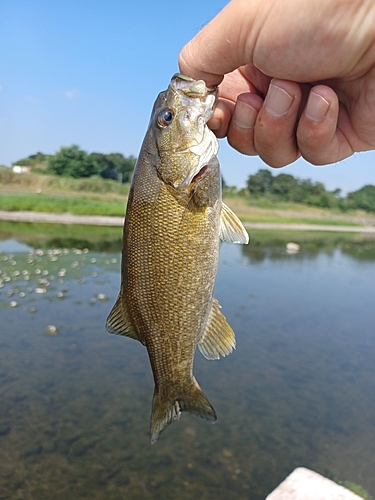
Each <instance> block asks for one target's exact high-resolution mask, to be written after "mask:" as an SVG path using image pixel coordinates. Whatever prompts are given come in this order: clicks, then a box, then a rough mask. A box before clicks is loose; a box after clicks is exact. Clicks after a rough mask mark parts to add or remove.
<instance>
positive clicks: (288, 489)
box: [266, 467, 363, 500]
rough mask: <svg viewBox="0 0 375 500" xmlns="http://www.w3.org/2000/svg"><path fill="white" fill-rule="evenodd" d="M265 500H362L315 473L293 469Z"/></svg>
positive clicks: (301, 468) (303, 469)
mask: <svg viewBox="0 0 375 500" xmlns="http://www.w3.org/2000/svg"><path fill="white" fill-rule="evenodd" d="M266 500H363V499H361V497H359V496H358V495H356V494H355V493H352V492H351V491H349V490H347V489H346V488H344V487H343V486H340V485H338V484H337V483H334V482H333V481H331V480H330V479H327V478H325V477H323V476H321V475H320V474H318V473H317V472H314V471H312V470H309V469H305V468H303V467H299V468H298V469H295V470H294V471H293V472H292V473H291V474H290V476H288V477H287V478H286V479H285V481H283V482H282V483H281V484H280V485H279V486H278V487H277V488H276V489H275V490H274V491H273V492H272V493H271V494H270V495H268V497H267V498H266Z"/></svg>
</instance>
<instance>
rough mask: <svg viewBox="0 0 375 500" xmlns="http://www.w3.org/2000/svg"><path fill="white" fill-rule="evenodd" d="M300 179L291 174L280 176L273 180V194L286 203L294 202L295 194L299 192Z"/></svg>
mask: <svg viewBox="0 0 375 500" xmlns="http://www.w3.org/2000/svg"><path fill="white" fill-rule="evenodd" d="M297 188H298V179H296V178H295V177H293V175H290V174H279V175H277V176H276V177H274V178H273V182H272V186H271V193H272V194H274V195H276V196H277V197H278V198H280V199H282V200H286V201H290V200H293V194H294V193H295V192H296V191H297Z"/></svg>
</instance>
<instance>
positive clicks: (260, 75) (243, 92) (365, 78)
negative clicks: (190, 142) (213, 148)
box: [179, 0, 375, 167]
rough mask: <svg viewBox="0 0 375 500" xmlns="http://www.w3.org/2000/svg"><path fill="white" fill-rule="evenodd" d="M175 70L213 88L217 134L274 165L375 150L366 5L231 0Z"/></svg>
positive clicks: (374, 42)
mask: <svg viewBox="0 0 375 500" xmlns="http://www.w3.org/2000/svg"><path fill="white" fill-rule="evenodd" d="M179 65H180V71H181V73H183V74H186V75H188V76H190V77H192V78H195V79H203V80H204V81H205V82H206V84H207V85H208V86H211V85H218V84H220V85H219V100H218V103H217V106H216V110H215V113H214V115H213V117H212V118H211V120H210V122H209V123H208V124H209V126H210V127H211V129H212V130H213V131H214V132H215V134H216V135H217V136H218V137H225V136H227V139H228V142H229V144H230V145H231V146H232V147H234V148H235V149H237V150H238V151H240V152H241V153H244V154H247V155H256V154H257V155H259V156H260V157H261V158H262V159H263V161H264V162H265V163H267V164H268V165H270V166H272V167H282V166H285V165H287V164H289V163H292V162H293V161H294V160H296V159H297V158H299V157H300V156H301V155H302V156H303V157H304V158H305V159H306V160H307V161H309V162H311V163H313V164H315V165H323V164H327V163H334V162H337V161H339V160H342V159H344V158H346V157H348V156H350V155H352V154H353V153H354V152H356V151H366V150H370V149H375V3H374V2H373V0H315V1H313V0H251V1H250V0H232V1H231V2H230V3H229V4H228V5H227V6H226V7H225V8H224V9H223V10H222V11H221V12H220V13H219V14H218V15H217V16H216V17H215V18H214V19H213V20H212V21H211V22H210V23H209V24H207V25H206V26H205V27H204V28H203V29H202V31H200V32H199V33H198V35H197V36H196V37H194V38H193V39H192V40H191V41H190V42H189V43H188V44H187V45H186V46H185V47H184V48H183V50H182V51H181V54H180V57H179Z"/></svg>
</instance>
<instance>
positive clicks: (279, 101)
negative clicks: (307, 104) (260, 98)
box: [264, 83, 294, 118]
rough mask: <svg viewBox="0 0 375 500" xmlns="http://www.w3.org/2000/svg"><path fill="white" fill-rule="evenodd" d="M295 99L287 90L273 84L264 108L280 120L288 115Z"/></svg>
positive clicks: (269, 89)
mask: <svg viewBox="0 0 375 500" xmlns="http://www.w3.org/2000/svg"><path fill="white" fill-rule="evenodd" d="M293 99H294V98H293V97H292V96H291V95H289V94H288V92H287V91H286V90H284V89H282V88H281V87H278V86H277V85H275V84H274V83H271V84H270V86H269V88H268V92H267V95H266V99H265V101H264V107H265V109H266V111H267V113H269V114H270V115H272V116H276V117H277V118H278V117H280V116H284V115H286V114H287V112H288V111H289V108H290V106H291V105H292V102H293Z"/></svg>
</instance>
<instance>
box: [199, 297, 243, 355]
mask: <svg viewBox="0 0 375 500" xmlns="http://www.w3.org/2000/svg"><path fill="white" fill-rule="evenodd" d="M220 309H221V306H220V304H219V302H218V301H217V300H216V299H213V301H212V308H211V312H210V316H209V317H208V321H207V326H206V329H205V331H204V333H203V336H202V338H201V340H200V341H199V342H198V349H199V350H200V352H201V353H202V354H203V356H204V357H205V358H207V359H219V358H220V355H221V356H227V355H228V354H230V353H231V352H232V351H233V349H235V348H236V339H235V336H234V332H233V330H232V328H231V327H230V326H229V325H228V323H227V320H226V318H225V316H224V314H223V313H222V312H221V311H220Z"/></svg>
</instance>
